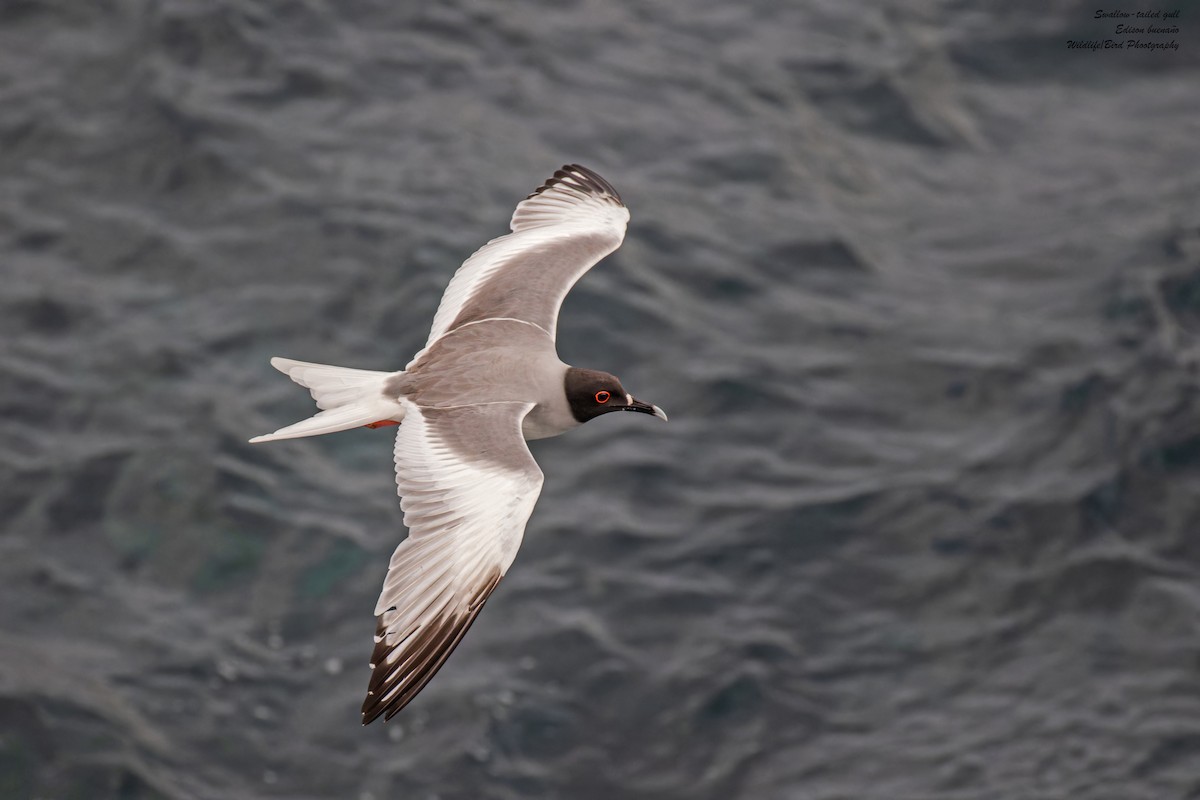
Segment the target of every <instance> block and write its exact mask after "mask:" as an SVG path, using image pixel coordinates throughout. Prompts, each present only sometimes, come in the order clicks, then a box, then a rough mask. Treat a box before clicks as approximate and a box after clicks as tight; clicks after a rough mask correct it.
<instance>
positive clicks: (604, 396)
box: [596, 389, 612, 403]
mask: <svg viewBox="0 0 1200 800" xmlns="http://www.w3.org/2000/svg"><path fill="white" fill-rule="evenodd" d="M610 397H612V395H611V394H609V393H608V392H606V391H604V390H603V389H601V390H600V391H598V392H596V402H597V403H607V402H608V399H609V398H610Z"/></svg>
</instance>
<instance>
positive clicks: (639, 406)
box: [622, 397, 667, 422]
mask: <svg viewBox="0 0 1200 800" xmlns="http://www.w3.org/2000/svg"><path fill="white" fill-rule="evenodd" d="M622 408H624V409H625V410H626V411H640V412H642V413H643V414H651V415H653V416H655V417H658V418H659V419H661V420H662V421H663V422H666V421H667V414H666V412H665V411H663V410H662V409H661V408H659V407H658V406H655V405H651V404H650V403H643V402H642V401H641V400H638V399H637V398H636V397H635V398H632V399H631V401H630V403H629V405H627V406H622Z"/></svg>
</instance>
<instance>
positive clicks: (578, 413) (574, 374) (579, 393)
mask: <svg viewBox="0 0 1200 800" xmlns="http://www.w3.org/2000/svg"><path fill="white" fill-rule="evenodd" d="M566 385H567V403H569V404H570V406H571V414H572V415H573V416H574V417H575V419H577V420H579V421H580V422H587V421H588V420H589V419H595V418H596V417H598V416H600V415H601V414H607V413H608V412H610V411H640V412H641V413H643V414H653V415H654V416H656V417H658V418H659V419H661V420H663V421H666V419H667V415H666V414H664V413H663V410H662V409H661V408H659V407H658V406H656V405H651V404H650V403H643V402H642V401H641V400H638V399H637V398H635V397H634V396H633V395H631V394H630V393H629V392H627V391H625V387H624V386H622V385H621V382H620V381H619V380H617V376H616V375H609V374H608V373H607V372H600V371H599V370H595V369H576V368H575V367H570V368H568V369H567V380H566Z"/></svg>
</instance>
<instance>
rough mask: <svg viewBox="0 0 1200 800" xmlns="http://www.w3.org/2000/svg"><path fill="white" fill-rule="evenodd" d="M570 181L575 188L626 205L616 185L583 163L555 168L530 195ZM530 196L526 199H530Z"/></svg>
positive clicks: (536, 194) (534, 195)
mask: <svg viewBox="0 0 1200 800" xmlns="http://www.w3.org/2000/svg"><path fill="white" fill-rule="evenodd" d="M568 182H569V185H570V186H571V188H573V189H582V190H584V191H585V192H587V193H588V194H594V195H598V196H600V197H604V196H608V197H611V198H612V199H614V200H616V201H617V202H618V203H621V204H622V205H624V203H623V201H622V200H621V195H619V194H617V190H616V187H614V186H613V185H612V184H611V183H609V182H608V181H606V180H605V179H604V178H603V177H601V176H600V174H599V173H598V172H596V171H595V170H591V169H588V168H587V167H585V166H583V165H582V164H564V165H563V166H562V167H561V168H560V169H557V170H555V171H554V175H552V176H551V177H549V178H547V179H546V182H545V183H543V184H542V185H541V186H539V187H538V188H537V189H535V190H534V191H533V194H531V195H529V197H537V196H538V195H539V194H541V193H542V192H545V191H547V190H549V189H552V188H554V187H555V186H558V185H559V184H563V183H568ZM529 197H527V198H525V199H526V200H528V199H529Z"/></svg>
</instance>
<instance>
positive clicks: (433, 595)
mask: <svg viewBox="0 0 1200 800" xmlns="http://www.w3.org/2000/svg"><path fill="white" fill-rule="evenodd" d="M401 402H402V403H403V405H404V406H405V416H404V424H403V425H401V426H400V430H399V431H398V432H397V434H396V483H397V487H398V489H399V492H400V495H401V497H402V500H401V502H400V507H401V508H402V509H404V524H405V525H407V526H408V529H409V534H408V538H407V539H406V540H404V541H403V542H401V543H400V546H399V547H397V548H396V552H395V553H394V554H393V555H392V562H391V566H390V568H389V569H388V574H387V580H386V581H385V582H384V586H383V592H382V593H381V594H380V595H379V602H378V604H376V606H375V614H376V615H377V617H378V628H377V631H376V634H375V651H374V654H373V655H372V657H371V669H372V673H371V682H370V686H369V688H368V692H367V698H366V700H365V701H364V702H363V707H362V714H363V724H364V725H366V724H367V723H369V722H371V721H372V720H373V719H375V718H376V717H378V716H379V715H380V714H384V715H386V716H385V719H390V718H391V717H392V716H393V715H394V714H395V713H396V712H398V711H399V710H400V709H401V708H403V707H404V706H405V705H406V704H407V703H408V702H409V701H410V700H412V698H413V697H415V696H416V694H417V692H419V691H421V689H422V688H424V686H425V684H426V683H428V682H429V679H430V678H432V677H433V675H434V673H436V672H437V670H438V669H439V668H440V667H441V666H442V664H443V663H444V662H445V661H446V658H447V657H448V656H449V655H450V653H451V652H452V651H453V650H454V648H455V646H456V645H457V644H458V642H459V641H460V640H461V639H462V637H463V635H464V634H465V633H466V632H467V629H468V628H470V626H471V623H472V622H474V621H475V617H476V616H477V615H478V614H479V611H480V610H481V609H482V608H483V604H484V602H486V601H487V599H488V596H489V595H490V594H491V593H492V590H493V589H495V588H496V585H497V584H498V583H499V582H500V579H501V578H502V577H503V576H504V574H505V572H507V571H508V568H509V565H511V564H512V562H513V559H514V558H515V557H516V555H517V549H518V548H519V547H520V546H521V537H522V536H523V534H524V532H525V523H526V522H527V521H528V520H529V515H530V514H531V513H533V506H534V504H535V503H536V502H537V498H538V495H539V494H540V493H541V490H542V471H541V470H540V469H538V465H537V462H536V461H534V460H533V456H532V455H531V454H530V452H529V448H528V446H526V444H525V438H524V437H523V436H522V434H521V422H522V420H523V419H524V418H525V415H526V414H527V413H529V410H530V409H531V408H533V404H532V403H491V404H487V405H475V406H460V407H458V408H440V409H439V408H428V409H422V408H420V407H418V406H417V405H416V404H414V403H411V402H409V401H407V400H402V401H401Z"/></svg>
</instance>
